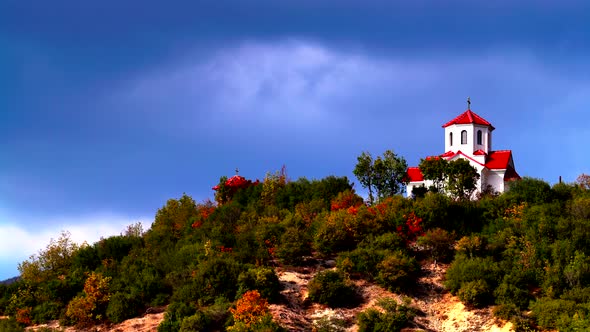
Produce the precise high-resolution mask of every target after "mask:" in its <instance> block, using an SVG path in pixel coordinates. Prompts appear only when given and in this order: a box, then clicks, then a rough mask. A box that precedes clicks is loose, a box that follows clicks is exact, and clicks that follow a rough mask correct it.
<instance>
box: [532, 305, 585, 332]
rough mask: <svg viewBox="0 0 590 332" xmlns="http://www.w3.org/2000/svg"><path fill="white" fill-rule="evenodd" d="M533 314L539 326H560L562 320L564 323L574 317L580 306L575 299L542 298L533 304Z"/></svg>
mask: <svg viewBox="0 0 590 332" xmlns="http://www.w3.org/2000/svg"><path fill="white" fill-rule="evenodd" d="M531 310H532V316H533V318H534V319H535V321H536V323H537V324H538V325H539V327H541V328H544V329H554V328H558V325H559V323H560V321H561V322H562V323H564V322H565V321H568V320H569V319H570V318H571V317H573V316H574V315H575V314H576V312H577V310H578V307H577V306H576V303H575V302H573V301H567V300H559V299H541V300H539V301H537V302H535V303H534V304H533V305H532V306H531Z"/></svg>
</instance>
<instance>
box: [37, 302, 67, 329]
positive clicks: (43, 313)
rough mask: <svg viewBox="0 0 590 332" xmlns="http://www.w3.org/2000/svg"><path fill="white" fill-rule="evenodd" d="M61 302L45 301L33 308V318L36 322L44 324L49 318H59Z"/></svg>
mask: <svg viewBox="0 0 590 332" xmlns="http://www.w3.org/2000/svg"><path fill="white" fill-rule="evenodd" d="M60 314H61V304H60V303H58V302H54V301H47V302H43V303H41V304H39V305H37V306H35V307H34V308H33V311H32V319H33V323H35V324H42V323H45V322H46V321H49V320H55V319H59V315H60Z"/></svg>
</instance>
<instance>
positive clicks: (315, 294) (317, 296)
mask: <svg viewBox="0 0 590 332" xmlns="http://www.w3.org/2000/svg"><path fill="white" fill-rule="evenodd" d="M308 289H309V299H310V300H311V301H313V302H316V303H320V304H326V305H328V306H330V307H333V308H337V307H347V306H351V305H355V304H356V303H357V301H358V299H357V295H356V291H355V289H354V287H353V286H352V285H351V284H350V283H349V282H347V281H346V279H345V278H344V276H343V275H342V274H341V273H338V272H336V271H330V270H327V271H323V272H320V273H318V274H317V275H316V276H315V277H314V278H313V279H312V280H311V281H310V282H309V284H308Z"/></svg>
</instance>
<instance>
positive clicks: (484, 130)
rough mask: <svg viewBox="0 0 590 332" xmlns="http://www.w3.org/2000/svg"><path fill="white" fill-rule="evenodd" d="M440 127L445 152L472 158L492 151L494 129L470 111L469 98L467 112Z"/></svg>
mask: <svg viewBox="0 0 590 332" xmlns="http://www.w3.org/2000/svg"><path fill="white" fill-rule="evenodd" d="M442 127H443V128H444V129H445V152H452V153H457V152H459V151H461V152H463V153H464V154H466V155H471V156H473V155H483V154H486V155H487V154H489V153H490V151H492V131H493V130H494V127H493V126H492V124H491V123H489V122H488V121H487V120H485V119H484V118H482V117H481V116H479V115H477V114H475V112H473V111H472V110H471V98H467V110H466V111H465V112H463V113H461V114H460V115H459V116H457V117H456V118H454V119H453V120H451V121H449V122H447V123H445V124H444V125H443V126H442ZM482 152H483V153H482Z"/></svg>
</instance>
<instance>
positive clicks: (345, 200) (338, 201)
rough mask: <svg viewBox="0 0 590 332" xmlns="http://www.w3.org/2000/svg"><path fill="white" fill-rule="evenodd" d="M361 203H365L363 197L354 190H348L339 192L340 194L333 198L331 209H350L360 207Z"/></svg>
mask: <svg viewBox="0 0 590 332" xmlns="http://www.w3.org/2000/svg"><path fill="white" fill-rule="evenodd" d="M361 205H363V199H362V198H361V197H360V196H358V195H357V194H355V193H354V191H351V190H346V191H344V192H341V193H340V194H338V196H336V198H334V199H333V200H332V202H331V204H330V210H332V211H337V210H342V209H349V208H351V207H354V208H358V207H359V206H361ZM357 212H358V211H357ZM355 214H356V213H355Z"/></svg>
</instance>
